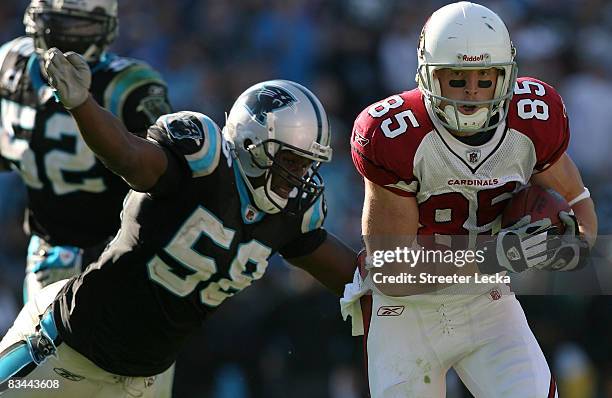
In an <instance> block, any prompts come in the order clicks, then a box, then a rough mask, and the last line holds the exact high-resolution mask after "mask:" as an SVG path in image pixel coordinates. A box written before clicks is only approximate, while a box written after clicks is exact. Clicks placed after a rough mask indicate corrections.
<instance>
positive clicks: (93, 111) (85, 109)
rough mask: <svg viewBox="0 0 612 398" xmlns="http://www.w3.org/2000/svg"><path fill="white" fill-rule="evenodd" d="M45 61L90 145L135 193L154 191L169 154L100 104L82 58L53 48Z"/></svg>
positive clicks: (52, 81)
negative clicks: (137, 133)
mask: <svg viewBox="0 0 612 398" xmlns="http://www.w3.org/2000/svg"><path fill="white" fill-rule="evenodd" d="M44 58H45V63H44V67H45V71H46V73H47V76H48V77H49V84H50V85H51V86H52V87H53V88H54V89H55V92H56V94H57V96H58V97H59V99H60V101H61V102H62V104H63V105H64V107H66V109H68V110H69V111H70V113H71V114H72V116H73V117H74V119H75V120H76V122H77V124H78V126H79V130H80V131H81V135H82V136H83V139H84V140H85V143H86V144H87V146H89V148H91V150H92V151H93V152H94V153H95V154H96V156H98V158H100V160H101V161H102V162H103V163H104V164H105V165H106V166H107V167H108V168H109V169H110V170H112V171H113V172H114V173H116V174H118V175H120V176H121V177H123V179H124V180H125V181H126V182H127V183H128V184H129V185H130V186H131V187H132V188H134V189H135V190H138V191H147V190H148V189H150V188H152V187H153V186H154V185H155V183H156V182H157V180H158V179H159V177H160V176H161V175H162V174H163V173H164V171H165V170H166V167H167V164H168V159H167V157H166V154H165V152H164V151H163V150H162V149H161V148H160V147H158V146H157V145H155V144H153V143H152V142H149V141H147V140H145V139H142V138H139V137H136V136H134V135H132V134H130V133H129V132H128V131H127V129H126V128H125V126H124V125H123V124H122V123H121V121H120V120H119V119H117V118H116V117H114V116H113V115H112V114H111V113H110V112H108V111H106V110H105V109H103V108H102V107H100V106H99V105H98V104H97V103H96V101H95V100H94V99H93V98H92V97H91V95H90V94H89V86H90V84H91V72H90V70H89V66H88V65H87V63H86V62H85V60H83V58H82V57H80V56H79V55H78V54H76V53H73V52H69V53H66V54H62V52H61V51H60V50H58V49H57V48H52V49H49V50H48V51H47V52H45V55H44Z"/></svg>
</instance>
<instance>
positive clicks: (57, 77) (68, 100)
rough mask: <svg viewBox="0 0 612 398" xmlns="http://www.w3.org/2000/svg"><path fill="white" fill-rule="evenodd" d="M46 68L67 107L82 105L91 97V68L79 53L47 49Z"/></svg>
mask: <svg viewBox="0 0 612 398" xmlns="http://www.w3.org/2000/svg"><path fill="white" fill-rule="evenodd" d="M43 58H44V61H45V62H44V69H45V72H46V73H47V76H48V81H49V85H50V86H51V87H53V89H54V90H55V93H56V94H57V96H58V97H59V100H60V101H61V102H62V104H63V105H64V107H65V108H66V109H73V108H76V107H77V106H79V105H82V104H83V103H84V102H85V101H86V100H87V98H88V97H89V86H90V85H91V70H90V69H89V65H87V62H86V61H85V60H84V59H83V57H81V56H80V55H79V54H77V53H75V52H72V51H69V52H67V53H65V54H62V52H61V51H60V50H58V49H57V48H55V47H53V48H50V49H48V50H47V51H45V53H44V55H43Z"/></svg>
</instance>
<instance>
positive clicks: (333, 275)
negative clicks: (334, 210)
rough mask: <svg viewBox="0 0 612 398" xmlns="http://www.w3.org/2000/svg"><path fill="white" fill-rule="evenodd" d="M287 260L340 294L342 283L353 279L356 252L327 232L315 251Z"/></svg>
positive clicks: (342, 289) (342, 288)
mask: <svg viewBox="0 0 612 398" xmlns="http://www.w3.org/2000/svg"><path fill="white" fill-rule="evenodd" d="M287 261H288V262H289V263H291V264H292V265H295V266H296V267H299V268H302V269H303V270H305V271H306V272H308V273H309V274H310V275H312V276H313V277H314V278H315V279H317V280H318V281H319V282H321V283H322V284H323V285H325V287H327V288H328V289H329V290H331V291H333V292H334V293H336V294H337V295H338V296H341V295H342V292H343V291H344V285H345V284H346V283H349V282H350V281H351V280H352V279H353V273H354V272H355V267H356V266H357V253H355V251H354V250H353V249H351V248H350V247H348V246H347V245H346V244H344V243H343V242H341V241H340V240H339V239H338V238H336V237H335V236H334V235H332V234H330V233H329V232H328V233H327V238H326V239H325V241H324V242H323V243H322V244H321V245H320V246H319V247H318V248H317V249H316V250H315V251H313V252H312V253H310V254H309V255H307V256H303V257H295V258H290V259H287Z"/></svg>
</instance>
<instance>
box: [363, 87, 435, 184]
mask: <svg viewBox="0 0 612 398" xmlns="http://www.w3.org/2000/svg"><path fill="white" fill-rule="evenodd" d="M431 131H433V124H432V123H431V120H430V119H429V115H428V114H427V110H426V108H425V104H424V102H423V97H422V94H421V92H420V91H419V90H418V89H414V90H412V91H407V92H404V93H402V94H398V95H393V96H391V97H389V98H386V99H384V100H382V101H379V102H377V103H375V104H372V105H370V106H368V107H367V108H366V109H364V110H363V111H362V112H361V114H360V115H359V116H358V117H357V119H356V120H355V124H354V127H353V132H352V137H351V152H352V158H353V163H354V164H355V167H356V168H357V171H359V173H360V174H361V175H362V176H364V177H365V178H366V179H368V180H370V181H372V182H374V183H376V184H378V185H380V186H382V187H385V188H387V189H389V190H390V191H392V192H394V193H396V194H398V195H402V196H413V195H414V194H415V192H416V189H417V182H416V179H415V177H414V175H413V165H414V157H415V153H416V150H417V148H418V147H419V145H420V144H421V142H422V140H423V138H424V137H425V136H426V135H427V134H428V133H430V132H431Z"/></svg>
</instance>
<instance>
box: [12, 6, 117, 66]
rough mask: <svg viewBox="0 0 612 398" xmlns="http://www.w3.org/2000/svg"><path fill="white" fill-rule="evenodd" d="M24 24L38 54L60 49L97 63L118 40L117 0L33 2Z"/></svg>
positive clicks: (28, 9) (27, 11)
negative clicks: (109, 46)
mask: <svg viewBox="0 0 612 398" xmlns="http://www.w3.org/2000/svg"><path fill="white" fill-rule="evenodd" d="M23 23H24V25H25V28H26V34H27V35H28V36H30V37H32V38H33V39H34V46H35V47H36V51H37V52H38V53H39V54H42V53H43V52H45V51H46V50H48V49H49V48H51V47H57V48H59V49H60V50H61V51H62V52H66V51H74V52H76V53H78V54H81V55H82V56H83V58H85V60H86V61H87V62H96V61H97V60H98V59H99V58H100V55H101V54H102V52H104V50H105V49H106V47H108V45H109V44H110V43H112V42H113V40H114V39H115V37H117V34H118V29H119V27H118V26H119V25H118V18H117V0H31V2H30V5H29V6H28V8H27V9H26V12H25V15H24V17H23Z"/></svg>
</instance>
